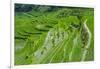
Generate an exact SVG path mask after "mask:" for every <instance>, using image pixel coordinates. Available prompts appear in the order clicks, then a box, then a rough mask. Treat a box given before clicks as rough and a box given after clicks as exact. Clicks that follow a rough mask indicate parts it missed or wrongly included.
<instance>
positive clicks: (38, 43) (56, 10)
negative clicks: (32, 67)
mask: <svg viewBox="0 0 100 69" xmlns="http://www.w3.org/2000/svg"><path fill="white" fill-rule="evenodd" d="M17 5H18V4H15V7H16V6H17ZM24 5H25V4H24ZM26 5H28V4H26ZM20 6H22V5H20ZM34 7H35V6H33V5H32V9H31V10H29V11H20V12H18V11H16V10H15V32H14V33H15V46H14V50H15V60H14V61H15V65H28V64H48V63H65V62H78V61H80V62H81V61H93V60H94V9H93V8H78V7H77V8H75V7H59V6H42V5H41V6H38V7H37V8H35V9H34ZM52 7H53V8H52ZM17 10H18V9H17Z"/></svg>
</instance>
